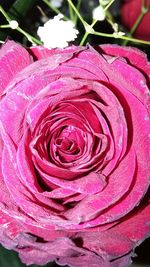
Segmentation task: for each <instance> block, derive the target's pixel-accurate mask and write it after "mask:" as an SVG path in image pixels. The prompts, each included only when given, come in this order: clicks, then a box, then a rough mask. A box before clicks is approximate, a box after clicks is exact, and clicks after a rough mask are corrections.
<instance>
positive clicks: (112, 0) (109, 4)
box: [104, 0, 115, 11]
mask: <svg viewBox="0 0 150 267" xmlns="http://www.w3.org/2000/svg"><path fill="white" fill-rule="evenodd" d="M113 2H115V0H111V1H110V2H109V3H108V5H107V6H106V7H105V8H104V11H106V10H107V9H108V8H109V7H110V6H111V5H112V4H113Z"/></svg>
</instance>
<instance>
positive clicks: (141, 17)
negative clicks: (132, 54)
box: [123, 1, 150, 45]
mask: <svg viewBox="0 0 150 267" xmlns="http://www.w3.org/2000/svg"><path fill="white" fill-rule="evenodd" d="M142 2H143V4H142V7H141V13H140V15H139V16H138V18H137V20H136V21H135V23H134V25H133V27H132V28H131V30H130V32H129V37H132V35H133V34H134V33H135V31H136V29H137V28H138V26H139V25H140V23H141V21H142V20H143V18H144V16H145V14H146V13H147V12H149V10H150V7H145V1H142ZM128 42H129V40H125V41H124V42H123V45H127V44H128Z"/></svg>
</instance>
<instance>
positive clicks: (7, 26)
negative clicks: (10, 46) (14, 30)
mask: <svg viewBox="0 0 150 267" xmlns="http://www.w3.org/2000/svg"><path fill="white" fill-rule="evenodd" d="M0 28H1V29H6V28H10V25H9V24H6V25H0Z"/></svg>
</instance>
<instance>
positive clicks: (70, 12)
mask: <svg viewBox="0 0 150 267" xmlns="http://www.w3.org/2000/svg"><path fill="white" fill-rule="evenodd" d="M68 6H69V15H70V20H72V22H74V13H73V9H72V7H71V5H69V3H68Z"/></svg>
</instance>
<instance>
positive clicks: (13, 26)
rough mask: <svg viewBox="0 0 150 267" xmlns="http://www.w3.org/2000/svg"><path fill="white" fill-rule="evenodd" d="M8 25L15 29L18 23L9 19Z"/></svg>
mask: <svg viewBox="0 0 150 267" xmlns="http://www.w3.org/2000/svg"><path fill="white" fill-rule="evenodd" d="M9 26H10V28H11V29H13V30H15V29H17V28H18V26H19V24H18V22H17V21H16V20H10V21H9Z"/></svg>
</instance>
